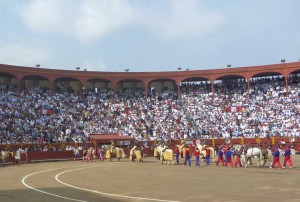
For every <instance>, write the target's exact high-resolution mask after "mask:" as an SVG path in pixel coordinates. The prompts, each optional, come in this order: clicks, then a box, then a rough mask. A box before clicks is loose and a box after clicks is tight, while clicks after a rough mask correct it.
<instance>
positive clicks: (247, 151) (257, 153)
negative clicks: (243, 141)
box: [233, 145, 272, 167]
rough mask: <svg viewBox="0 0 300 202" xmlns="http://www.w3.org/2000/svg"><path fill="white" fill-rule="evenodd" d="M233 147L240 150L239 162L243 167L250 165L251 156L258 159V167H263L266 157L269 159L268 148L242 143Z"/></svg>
mask: <svg viewBox="0 0 300 202" xmlns="http://www.w3.org/2000/svg"><path fill="white" fill-rule="evenodd" d="M233 148H234V150H235V151H239V152H241V163H242V165H243V166H244V167H248V166H250V167H251V166H252V158H257V159H258V164H257V166H258V167H264V166H265V164H266V162H267V160H268V159H269V161H271V160H270V154H269V151H268V150H265V149H260V148H258V147H249V146H243V145H234V146H233ZM271 155H272V154H271Z"/></svg>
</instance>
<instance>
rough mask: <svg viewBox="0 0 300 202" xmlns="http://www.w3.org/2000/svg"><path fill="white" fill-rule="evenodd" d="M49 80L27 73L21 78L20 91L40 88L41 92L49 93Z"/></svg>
mask: <svg viewBox="0 0 300 202" xmlns="http://www.w3.org/2000/svg"><path fill="white" fill-rule="evenodd" d="M50 89H51V84H50V81H49V80H48V79H47V78H46V77H43V76H39V75H27V76H25V77H23V78H22V80H21V91H27V90H41V91H42V92H48V93H50Z"/></svg>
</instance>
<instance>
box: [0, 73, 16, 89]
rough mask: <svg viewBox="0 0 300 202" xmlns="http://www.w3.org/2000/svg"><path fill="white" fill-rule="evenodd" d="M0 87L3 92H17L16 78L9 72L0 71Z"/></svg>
mask: <svg viewBox="0 0 300 202" xmlns="http://www.w3.org/2000/svg"><path fill="white" fill-rule="evenodd" d="M0 89H1V91H3V92H8V91H9V92H15V93H17V92H18V80H17V78H16V77H15V76H14V75H12V74H9V73H6V72H0Z"/></svg>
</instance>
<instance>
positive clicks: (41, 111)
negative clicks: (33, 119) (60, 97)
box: [39, 109, 53, 116]
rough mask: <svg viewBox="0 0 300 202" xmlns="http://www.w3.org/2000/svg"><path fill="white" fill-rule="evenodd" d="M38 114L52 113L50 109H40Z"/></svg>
mask: <svg viewBox="0 0 300 202" xmlns="http://www.w3.org/2000/svg"><path fill="white" fill-rule="evenodd" d="M39 111H40V114H42V115H48V116H49V115H52V114H53V111H52V110H51V109H40V110H39Z"/></svg>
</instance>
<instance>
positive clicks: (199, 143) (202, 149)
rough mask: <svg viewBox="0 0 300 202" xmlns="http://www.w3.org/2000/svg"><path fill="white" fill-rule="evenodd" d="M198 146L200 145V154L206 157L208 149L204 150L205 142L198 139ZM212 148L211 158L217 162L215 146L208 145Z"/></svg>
mask: <svg viewBox="0 0 300 202" xmlns="http://www.w3.org/2000/svg"><path fill="white" fill-rule="evenodd" d="M196 146H197V147H198V149H199V151H200V154H201V155H202V156H203V158H205V156H206V151H205V150H204V148H205V146H206V145H205V144H203V145H202V144H201V142H200V140H197V141H196ZM208 148H209V150H210V159H211V160H212V162H215V149H214V148H213V147H208Z"/></svg>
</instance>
